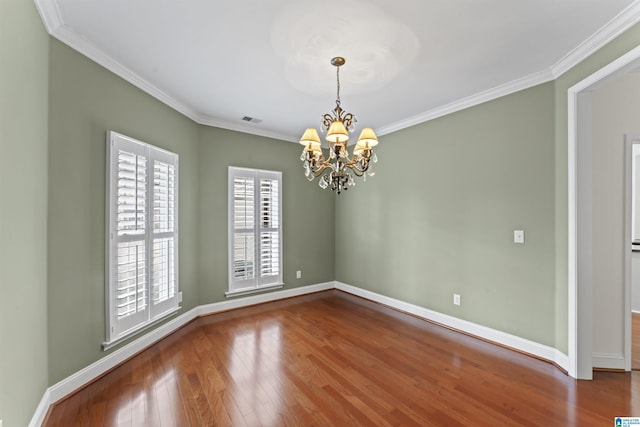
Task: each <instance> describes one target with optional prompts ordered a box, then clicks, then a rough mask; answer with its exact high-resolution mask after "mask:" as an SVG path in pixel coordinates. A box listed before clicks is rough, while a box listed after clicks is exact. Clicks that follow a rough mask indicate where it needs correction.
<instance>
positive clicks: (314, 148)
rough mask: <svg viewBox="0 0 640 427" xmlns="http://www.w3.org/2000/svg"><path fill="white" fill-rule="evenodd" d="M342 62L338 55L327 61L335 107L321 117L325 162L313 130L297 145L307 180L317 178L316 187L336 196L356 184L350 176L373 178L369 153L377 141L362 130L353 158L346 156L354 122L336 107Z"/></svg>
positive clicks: (371, 158) (372, 159) (371, 134)
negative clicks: (331, 68) (326, 150)
mask: <svg viewBox="0 0 640 427" xmlns="http://www.w3.org/2000/svg"><path fill="white" fill-rule="evenodd" d="M345 62H346V61H345V59H344V58H342V57H339V56H338V57H335V58H333V59H332V60H331V65H334V66H335V67H336V82H337V91H336V93H337V95H336V108H334V109H333V110H332V111H331V113H328V114H324V115H323V116H322V127H321V130H322V131H326V132H327V136H326V140H327V142H328V143H329V159H325V157H324V154H323V153H322V148H321V142H320V137H319V136H318V131H317V130H316V129H314V128H308V129H307V130H306V131H305V132H304V134H303V135H302V138H300V144H302V145H304V149H303V151H302V155H301V156H300V160H302V163H303V168H304V174H305V176H306V177H307V179H308V180H309V181H313V180H314V178H316V177H320V179H319V182H318V184H319V185H320V187H321V188H323V189H324V188H327V187H331V189H332V190H333V191H335V192H337V193H338V194H340V193H341V192H342V191H343V190H347V189H348V187H349V186H353V185H355V184H356V183H355V180H354V179H353V175H355V176H357V177H364V178H365V180H366V175H369V176H373V175H374V172H373V163H376V162H377V161H378V159H377V157H376V155H375V154H374V153H373V147H375V146H376V145H378V138H377V137H376V134H375V132H374V131H373V129H371V128H364V129H363V130H362V133H361V134H360V137H359V138H358V142H357V143H356V145H355V147H354V149H353V156H352V157H349V152H348V150H347V146H348V144H349V132H351V131H353V129H354V128H355V125H356V123H357V120H356V117H355V116H354V115H353V114H351V113H347V112H346V111H345V110H343V109H342V107H341V105H340V67H341V66H342V65H344V64H345Z"/></svg>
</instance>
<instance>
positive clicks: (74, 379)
mask: <svg viewBox="0 0 640 427" xmlns="http://www.w3.org/2000/svg"><path fill="white" fill-rule="evenodd" d="M329 289H339V290H341V291H344V292H348V293H350V294H353V295H357V296H359V297H362V298H365V299H368V300H371V301H374V302H378V303H380V304H384V305H387V306H389V307H392V308H395V309H397V310H400V311H404V312H407V313H410V314H413V315H415V316H418V317H421V318H424V319H426V320H430V321H433V322H436V323H440V324H442V325H445V326H448V327H450V328H453V329H457V330H459V331H462V332H465V333H468V334H470V335H475V336H477V337H480V338H483V339H486V340H488V341H492V342H495V343H497V344H501V345H505V346H507V347H511V348H514V349H516V350H519V351H522V352H525V353H529V354H531V355H534V356H536V357H539V358H541V359H545V360H548V361H550V362H553V363H555V364H557V365H558V366H560V367H561V368H562V369H565V370H566V369H567V368H568V366H569V358H568V356H566V355H565V354H563V353H562V352H560V351H558V350H556V349H554V348H551V347H548V346H546V345H542V344H538V343H535V342H533V341H529V340H526V339H524V338H520V337H517V336H515V335H511V334H507V333H505V332H501V331H498V330H495V329H491V328H487V327H485V326H481V325H477V324H475V323H472V322H469V321H466V320H461V319H458V318H456V317H453V316H448V315H446V314H442V313H438V312H436V311H432V310H429V309H426V308H424V307H420V306H417V305H414V304H410V303H407V302H404V301H400V300H397V299H394V298H390V297H387V296H384V295H381V294H377V293H375V292H371V291H368V290H365V289H362V288H358V287H355V286H351V285H347V284H345V283H341V282H325V283H318V284H315V285H309V286H302V287H299V288H293V289H287V290H282V291H275V292H269V293H266V294H260V295H252V296H248V297H242V298H236V299H230V300H226V301H221V302H216V303H212V304H206V305H201V306H198V307H195V308H193V309H191V310H189V311H187V312H185V313H183V314H181V315H180V316H178V317H176V318H175V319H172V320H171V321H169V322H167V323H165V324H163V325H162V326H160V327H158V328H156V329H154V330H152V331H150V332H149V333H147V334H145V335H143V336H141V337H140V338H138V339H136V340H134V341H132V342H130V343H129V344H127V345H125V346H124V347H122V348H119V349H118V350H116V351H114V352H112V353H110V354H108V355H107V356H105V357H103V358H102V359H100V360H97V361H96V362H94V363H92V364H91V365H89V366H87V367H85V368H83V369H81V370H79V371H78V372H76V373H74V374H72V375H70V376H69V377H67V378H65V379H63V380H61V381H59V382H58V383H56V384H54V385H52V386H51V387H49V388H48V389H46V390H45V392H44V394H43V396H42V399H41V400H40V404H39V405H38V408H37V409H36V412H35V414H34V415H33V417H32V419H31V422H30V423H29V427H37V426H40V425H42V422H43V421H44V418H45V416H46V415H47V411H48V410H49V406H50V405H51V404H53V403H55V402H57V401H58V400H60V399H62V398H63V397H65V396H67V395H69V394H71V393H73V392H74V391H76V390H78V389H79V388H81V387H82V386H84V385H85V384H88V383H89V382H91V381H93V380H94V379H95V378H98V377H99V376H101V375H103V374H104V373H106V372H108V371H109V370H111V369H113V368H115V367H116V366H118V365H119V364H121V363H122V362H124V361H125V360H127V359H129V358H131V357H132V356H134V355H136V354H137V353H139V352H140V351H142V350H144V349H145V348H147V347H149V346H150V345H152V344H153V343H155V342H157V341H160V340H161V339H163V338H164V337H166V336H167V335H169V334H171V333H172V332H174V331H176V330H177V329H179V328H180V327H182V326H184V325H186V324H187V323H189V322H190V321H191V320H193V319H195V318H196V317H198V316H205V315H208V314H214V313H219V312H222V311H227V310H233V309H237V308H242V307H248V306H251V305H255V304H261V303H264V302H270V301H277V300H281V299H285V298H291V297H295V296H300V295H306V294H311V293H314V292H321V291H326V290H329ZM594 357H595V355H594ZM594 360H595V359H594ZM594 364H595V362H594Z"/></svg>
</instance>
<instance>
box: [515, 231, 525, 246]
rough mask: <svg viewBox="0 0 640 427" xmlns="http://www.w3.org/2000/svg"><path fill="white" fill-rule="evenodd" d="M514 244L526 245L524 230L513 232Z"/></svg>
mask: <svg viewBox="0 0 640 427" xmlns="http://www.w3.org/2000/svg"><path fill="white" fill-rule="evenodd" d="M513 242H514V243H524V230H513Z"/></svg>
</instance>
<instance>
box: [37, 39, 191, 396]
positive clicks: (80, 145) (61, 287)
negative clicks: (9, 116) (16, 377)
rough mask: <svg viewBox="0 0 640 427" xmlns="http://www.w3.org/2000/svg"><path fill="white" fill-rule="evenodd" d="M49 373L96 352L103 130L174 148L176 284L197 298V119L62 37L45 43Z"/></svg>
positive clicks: (55, 375) (101, 326)
mask: <svg viewBox="0 0 640 427" xmlns="http://www.w3.org/2000/svg"><path fill="white" fill-rule="evenodd" d="M49 72H50V75H49V79H50V86H49V88H50V94H49V101H50V104H49V105H50V109H49V113H50V116H49V137H50V146H49V245H48V255H49V275H48V277H49V317H48V319H49V380H50V383H51V384H53V383H56V382H57V381H59V380H61V379H63V378H65V377H67V376H69V375H71V374H72V373H74V372H76V371H78V370H80V369H82V368H83V367H85V366H87V365H89V364H91V363H92V362H94V361H96V360H98V359H100V358H101V357H103V356H105V354H106V353H105V352H103V351H102V348H101V344H102V342H103V341H104V338H105V174H106V172H105V170H106V169H105V168H106V166H105V165H106V145H105V138H106V137H105V135H106V132H107V131H108V130H114V131H117V132H121V133H123V134H125V135H128V136H131V137H134V138H137V139H140V140H142V141H145V142H148V143H150V144H153V145H156V146H159V147H162V148H165V149H168V150H170V151H173V152H176V153H178V154H179V156H180V160H179V161H180V183H179V186H180V187H179V190H180V195H179V203H180V205H179V207H180V217H179V222H180V224H179V227H180V245H179V250H180V266H179V274H180V277H179V281H180V282H179V286H180V289H181V291H182V293H183V302H182V307H183V311H184V310H188V309H191V308H193V307H194V306H196V305H198V304H199V299H198V283H197V266H196V260H197V236H198V227H197V222H198V217H197V204H198V125H197V124H195V123H194V122H193V121H191V120H189V119H188V118H186V117H184V116H183V115H181V114H179V113H177V112H176V111H174V110H172V109H171V108H169V107H167V106H166V105H164V104H162V103H160V102H159V101H157V100H156V99H154V98H152V97H151V96H149V95H147V94H146V93H144V92H142V91H141V90H139V89H137V88H135V87H133V86H132V85H130V84H129V83H127V82H125V81H124V80H122V79H121V78H119V77H117V76H116V75H114V74H112V73H111V72H109V71H107V70H106V69H104V68H102V67H101V66H99V65H97V64H96V63H94V62H93V61H91V60H89V59H87V58H86V57H85V56H83V55H81V54H79V53H77V52H76V51H74V50H72V49H70V48H69V47H67V46H66V45H64V44H62V43H60V42H58V41H57V40H55V39H51V42H50V71H49Z"/></svg>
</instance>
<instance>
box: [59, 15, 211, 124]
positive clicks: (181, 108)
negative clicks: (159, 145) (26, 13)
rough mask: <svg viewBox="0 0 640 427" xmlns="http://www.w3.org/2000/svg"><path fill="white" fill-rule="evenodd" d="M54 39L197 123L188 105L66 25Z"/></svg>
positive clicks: (193, 111)
mask: <svg viewBox="0 0 640 427" xmlns="http://www.w3.org/2000/svg"><path fill="white" fill-rule="evenodd" d="M49 33H50V34H51V35H52V36H53V37H55V38H56V39H58V40H60V41H61V42H62V43H64V44H66V45H68V46H69V47H70V48H72V49H74V50H76V51H77V52H80V53H81V54H82V55H84V56H86V57H87V58H89V59H91V60H92V61H94V62H96V63H97V64H99V65H101V66H102V67H104V68H106V69H107V70H109V71H111V72H112V73H114V74H115V75H117V76H119V77H121V78H122V79H124V80H126V81H127V82H129V83H131V84H132V85H134V86H135V87H137V88H139V89H141V90H142V91H144V92H146V93H148V94H149V95H151V96H153V97H154V98H156V99H158V100H159V101H160V102H162V103H164V104H166V105H168V106H169V107H171V108H173V109H174V110H176V111H178V112H179V113H181V114H183V115H185V116H187V117H189V118H190V119H191V120H193V121H197V119H198V118H199V114H198V113H197V112H196V111H195V110H193V109H191V108H190V107H188V106H187V105H186V104H184V103H182V102H181V101H179V100H177V99H176V98H174V97H172V96H171V95H169V94H168V93H166V92H164V91H162V90H160V89H159V88H158V87H157V86H155V85H153V84H152V83H149V82H148V81H147V80H145V79H143V78H142V77H140V76H139V75H138V74H136V73H135V72H133V71H131V70H130V69H129V68H127V67H125V66H124V65H122V64H121V63H120V62H118V61H116V60H115V59H113V58H112V57H111V56H109V55H107V54H106V53H104V52H103V51H102V50H101V49H99V48H98V47H96V46H95V45H94V44H93V43H91V42H89V41H88V40H87V39H86V38H84V37H82V36H79V35H78V34H77V33H75V32H74V31H72V30H71V29H69V28H68V27H67V26H66V25H61V26H58V27H57V28H55V29H54V30H53V31H52V32H51V31H50V32H49Z"/></svg>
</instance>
